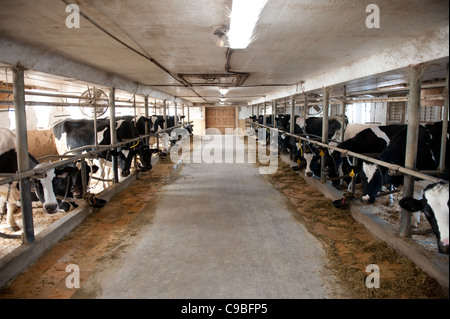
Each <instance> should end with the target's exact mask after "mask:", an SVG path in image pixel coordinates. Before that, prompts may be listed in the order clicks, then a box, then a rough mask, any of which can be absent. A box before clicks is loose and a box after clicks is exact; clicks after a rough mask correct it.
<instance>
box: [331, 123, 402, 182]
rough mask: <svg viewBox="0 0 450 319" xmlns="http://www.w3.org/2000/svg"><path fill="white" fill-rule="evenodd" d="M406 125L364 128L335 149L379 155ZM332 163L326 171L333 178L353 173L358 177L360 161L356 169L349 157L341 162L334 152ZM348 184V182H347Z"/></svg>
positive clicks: (337, 153)
mask: <svg viewBox="0 0 450 319" xmlns="http://www.w3.org/2000/svg"><path fill="white" fill-rule="evenodd" d="M405 128H406V125H397V124H394V125H382V126H373V127H370V128H366V129H364V130H362V131H360V132H359V133H357V134H356V135H355V136H354V137H352V138H350V139H347V140H345V141H343V142H341V143H339V144H338V145H337V147H339V148H342V149H346V150H348V151H352V152H355V153H358V154H369V153H370V154H380V153H381V152H382V151H383V150H384V149H385V148H386V147H387V146H388V145H389V143H390V141H391V139H392V137H393V136H394V135H395V134H397V133H398V132H400V131H401V130H403V129H405ZM331 156H332V161H328V162H327V164H328V167H327V168H328V171H329V173H330V174H331V175H333V176H336V177H337V176H339V175H340V174H343V175H347V174H349V173H351V171H352V170H353V173H355V174H356V175H359V172H360V171H361V168H362V161H358V164H357V166H356V167H354V166H353V163H352V161H351V159H350V158H349V157H347V158H346V159H345V160H343V158H342V156H341V153H340V152H338V151H334V152H333V153H332V155H331ZM347 182H348V181H347ZM339 185H340V180H337V181H333V186H335V187H339Z"/></svg>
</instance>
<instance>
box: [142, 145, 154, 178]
mask: <svg viewBox="0 0 450 319" xmlns="http://www.w3.org/2000/svg"><path fill="white" fill-rule="evenodd" d="M157 152H158V150H157V149H150V148H149V147H148V146H147V145H144V146H142V147H141V148H139V150H138V155H139V162H140V164H141V165H140V166H139V170H140V171H141V172H147V171H149V170H151V169H152V154H153V153H157Z"/></svg>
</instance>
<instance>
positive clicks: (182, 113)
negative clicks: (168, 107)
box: [181, 104, 185, 123]
mask: <svg viewBox="0 0 450 319" xmlns="http://www.w3.org/2000/svg"><path fill="white" fill-rule="evenodd" d="M181 116H182V117H183V118H182V120H181V122H183V123H184V122H185V121H184V104H181Z"/></svg>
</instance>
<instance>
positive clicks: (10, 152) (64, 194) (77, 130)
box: [0, 115, 192, 231]
mask: <svg viewBox="0 0 450 319" xmlns="http://www.w3.org/2000/svg"><path fill="white" fill-rule="evenodd" d="M182 118H183V117H181V118H180V119H182ZM165 121H167V127H168V128H169V129H168V130H164V131H163V124H164V122H165ZM146 123H148V126H149V133H150V134H151V135H154V134H158V136H159V137H160V142H161V149H160V148H159V146H158V145H156V148H152V147H151V145H148V143H147V142H146V141H148V140H147V139H144V138H141V139H138V140H137V141H136V140H135V141H131V142H130V143H126V144H124V145H122V146H120V147H118V148H116V149H115V150H111V149H105V150H104V151H101V152H99V153H97V154H96V157H95V158H94V160H93V162H94V163H95V164H94V165H86V171H85V174H86V176H85V178H86V179H85V180H86V181H87V184H88V185H89V182H90V176H91V173H97V171H99V172H101V173H100V177H101V179H104V178H105V177H106V178H108V176H109V175H110V174H111V170H110V168H111V167H112V157H113V156H117V159H118V166H119V167H118V168H119V171H120V175H121V176H123V177H126V176H128V175H129V174H130V168H131V167H132V162H133V159H136V160H137V165H138V166H139V170H140V171H149V170H151V169H152V163H151V159H152V154H155V153H160V154H161V155H165V154H166V153H167V152H168V149H169V147H170V145H171V144H174V143H175V142H176V141H177V140H178V139H179V138H180V135H184V134H190V135H191V134H192V125H191V124H190V123H182V126H178V125H177V126H178V127H176V128H173V129H170V128H171V127H174V126H176V125H175V120H174V116H167V117H166V119H164V117H163V116H161V115H158V116H151V117H149V118H145V117H144V116H142V117H140V118H139V119H138V120H137V121H135V120H134V117H133V116H125V117H120V118H116V136H117V143H121V142H126V141H127V140H131V139H136V138H139V137H141V136H142V135H145V132H146V131H145V126H146ZM177 124H178V123H177ZM96 127H97V131H96V132H95V130H94V120H88V119H81V120H72V119H65V120H63V121H61V122H58V123H56V124H55V125H54V126H53V128H52V130H53V135H54V136H55V144H56V146H57V150H58V153H59V154H60V155H64V154H67V153H72V154H73V155H76V154H82V153H83V152H89V151H91V150H94V148H95V147H94V145H95V135H97V143H98V146H108V145H110V144H111V131H110V119H108V118H105V119H98V120H97V124H96ZM85 146H90V147H88V148H85V149H83V150H79V151H77V150H75V149H76V148H83V147H85ZM72 150H75V151H72ZM83 161H84V159H83ZM29 165H30V169H34V170H39V169H42V166H44V165H45V163H39V162H38V160H37V159H36V158H35V157H33V155H31V154H29ZM108 168H109V169H108ZM17 171H18V166H17V152H16V137H15V135H14V133H13V132H12V131H11V130H9V129H7V128H0V173H12V174H14V173H16V172H17ZM43 176H44V177H42V178H37V179H33V182H32V194H31V197H32V200H33V201H40V202H41V203H42V207H43V210H44V212H45V213H48V214H54V213H57V212H58V211H64V212H67V211H69V210H70V208H71V207H77V206H78V205H77V204H76V203H75V201H76V200H77V199H81V198H83V189H82V176H81V160H78V161H76V162H73V163H70V164H67V165H63V166H60V167H57V168H52V169H49V170H48V171H46V172H45V174H43ZM19 201H20V192H19V183H18V182H11V183H8V184H4V185H0V213H1V222H3V219H4V215H5V213H6V223H7V226H8V228H9V229H11V230H12V231H17V230H19V227H18V226H17V224H16V222H15V220H14V217H13V212H14V210H15V209H16V208H17V205H18V202H19ZM94 201H95V197H91V198H90V199H89V202H90V203H91V204H94Z"/></svg>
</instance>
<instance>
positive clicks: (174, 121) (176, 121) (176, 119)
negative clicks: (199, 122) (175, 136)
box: [173, 102, 178, 126]
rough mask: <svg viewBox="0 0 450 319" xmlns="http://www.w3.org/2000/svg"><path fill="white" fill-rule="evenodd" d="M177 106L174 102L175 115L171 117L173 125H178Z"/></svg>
mask: <svg viewBox="0 0 450 319" xmlns="http://www.w3.org/2000/svg"><path fill="white" fill-rule="evenodd" d="M177 113H178V106H177V102H175V116H174V117H173V125H175V126H176V125H178V114H177Z"/></svg>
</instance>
